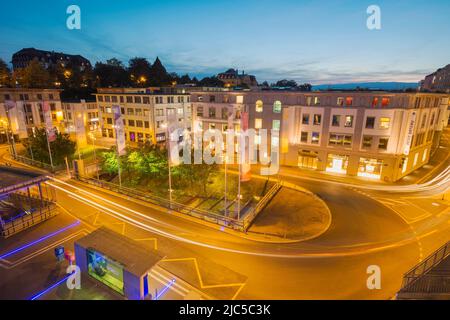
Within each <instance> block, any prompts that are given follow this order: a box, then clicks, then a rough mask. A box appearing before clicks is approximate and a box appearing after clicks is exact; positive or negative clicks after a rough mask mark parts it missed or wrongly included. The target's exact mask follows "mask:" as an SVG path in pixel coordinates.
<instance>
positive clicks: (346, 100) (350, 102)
mask: <svg viewBox="0 0 450 320" xmlns="http://www.w3.org/2000/svg"><path fill="white" fill-rule="evenodd" d="M345 104H346V105H347V106H351V105H352V104H353V98H352V97H347V99H345Z"/></svg>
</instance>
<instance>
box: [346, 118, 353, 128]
mask: <svg viewBox="0 0 450 320" xmlns="http://www.w3.org/2000/svg"><path fill="white" fill-rule="evenodd" d="M344 127H347V128H351V127H353V116H345V123H344Z"/></svg>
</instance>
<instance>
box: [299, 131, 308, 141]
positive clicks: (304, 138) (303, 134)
mask: <svg viewBox="0 0 450 320" xmlns="http://www.w3.org/2000/svg"><path fill="white" fill-rule="evenodd" d="M300 141H301V142H303V143H307V142H308V132H305V131H302V132H301V133H300Z"/></svg>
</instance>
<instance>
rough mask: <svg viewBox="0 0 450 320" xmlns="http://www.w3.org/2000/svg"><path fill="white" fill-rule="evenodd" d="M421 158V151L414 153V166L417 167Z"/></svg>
mask: <svg viewBox="0 0 450 320" xmlns="http://www.w3.org/2000/svg"><path fill="white" fill-rule="evenodd" d="M418 160H419V153H418V152H417V153H416V154H415V155H414V162H413V167H415V166H416V165H417V161H418Z"/></svg>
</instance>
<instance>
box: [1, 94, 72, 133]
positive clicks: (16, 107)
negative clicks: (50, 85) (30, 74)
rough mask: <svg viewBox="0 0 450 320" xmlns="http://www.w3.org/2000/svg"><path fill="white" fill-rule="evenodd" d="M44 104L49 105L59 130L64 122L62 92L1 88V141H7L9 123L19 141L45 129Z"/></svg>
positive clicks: (54, 122)
mask: <svg viewBox="0 0 450 320" xmlns="http://www.w3.org/2000/svg"><path fill="white" fill-rule="evenodd" d="M44 102H48V103H49V107H50V110H51V117H52V124H53V127H56V128H58V129H59V128H60V126H61V123H62V121H63V113H62V106H61V100H60V90H58V89H23V88H0V136H1V138H0V139H1V140H6V129H7V127H8V123H9V125H10V130H11V131H12V133H13V134H14V137H15V138H16V139H17V140H19V139H23V138H27V137H28V136H29V135H32V134H33V133H34V130H35V128H41V127H44V126H45V120H44V111H43V107H44ZM7 111H8V112H7Z"/></svg>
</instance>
